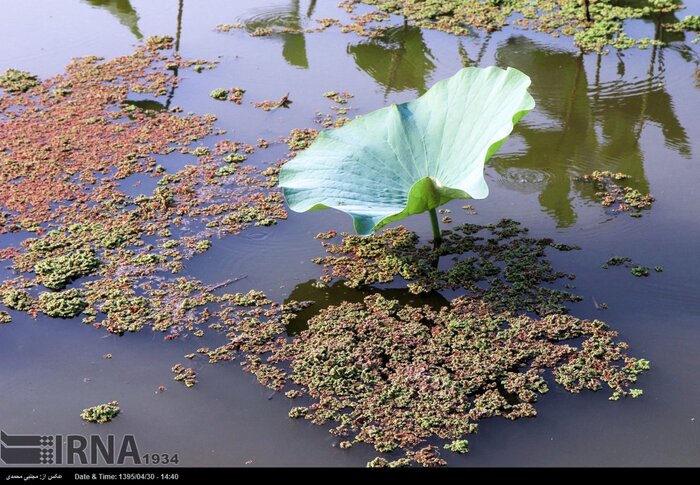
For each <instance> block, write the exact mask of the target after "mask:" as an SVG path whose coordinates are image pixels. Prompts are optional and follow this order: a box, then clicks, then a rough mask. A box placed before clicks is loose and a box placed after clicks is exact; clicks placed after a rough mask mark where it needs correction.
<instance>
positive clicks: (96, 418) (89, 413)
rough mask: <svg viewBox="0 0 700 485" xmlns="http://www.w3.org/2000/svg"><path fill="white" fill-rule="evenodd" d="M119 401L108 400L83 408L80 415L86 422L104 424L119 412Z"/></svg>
mask: <svg viewBox="0 0 700 485" xmlns="http://www.w3.org/2000/svg"><path fill="white" fill-rule="evenodd" d="M120 411H121V409H120V408H119V403H118V402H117V401H110V402H108V403H105V404H98V405H97V406H93V407H90V408H87V409H83V412H82V413H80V417H81V418H83V420H85V421H87V422H88V423H99V424H104V423H108V422H110V421H112V420H113V419H114V418H115V417H117V415H118V414H119V413H120Z"/></svg>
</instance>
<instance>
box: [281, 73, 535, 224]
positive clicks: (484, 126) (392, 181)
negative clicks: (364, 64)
mask: <svg viewBox="0 0 700 485" xmlns="http://www.w3.org/2000/svg"><path fill="white" fill-rule="evenodd" d="M529 85H530V78H529V77H527V76H526V75H525V74H523V73H522V72H520V71H518V70H516V69H512V68H508V69H507V70H503V69H499V68H497V67H488V68H485V69H479V68H474V67H468V68H466V69H462V70H461V71H459V72H458V73H457V74H455V75H454V76H452V77H450V78H448V79H445V80H443V81H440V82H438V83H436V84H435V85H434V86H433V87H432V88H430V90H428V92H426V93H425V94H424V95H423V96H421V97H420V98H418V99H415V100H413V101H410V102H408V103H403V104H398V105H392V106H389V107H387V108H382V109H379V110H377V111H373V112H372V113H369V114H367V115H364V116H360V117H357V118H356V119H355V120H353V121H352V122H350V123H348V124H347V125H345V126H343V127H342V128H338V129H335V130H327V131H323V132H322V133H321V134H319V136H318V138H317V139H316V140H315V141H314V143H313V144H312V145H311V146H310V147H309V148H308V149H306V150H305V151H303V152H301V153H300V154H298V155H297V156H296V157H295V158H294V159H292V160H291V161H289V162H287V163H286V164H285V165H284V166H283V167H282V171H281V173H280V186H281V187H283V188H284V196H285V198H286V199H287V203H288V204H289V207H290V208H291V209H292V210H294V211H297V212H305V211H309V210H316V209H326V208H333V209H338V210H341V211H343V212H346V213H348V214H350V215H351V216H352V217H353V220H354V223H355V230H356V231H357V232H358V233H360V234H369V233H371V232H372V231H375V230H377V229H379V228H380V227H382V226H383V225H385V224H387V223H389V222H392V221H396V220H399V219H403V218H404V217H407V216H409V215H412V214H419V213H422V212H425V211H427V210H430V209H434V208H436V207H438V206H440V205H442V204H444V203H446V202H448V201H449V200H452V199H468V198H474V199H483V198H485V197H486V196H487V195H488V192H489V190H488V186H487V185H486V181H485V180H484V163H485V162H486V161H487V160H488V159H489V158H490V157H491V156H492V155H493V154H494V153H495V152H496V151H497V150H498V149H499V148H500V146H501V145H502V144H503V142H504V141H505V139H506V138H507V137H508V135H509V134H510V132H511V131H512V130H513V126H514V124H515V123H517V122H518V121H519V120H520V118H522V117H523V116H524V115H525V114H526V113H527V112H528V111H530V110H531V109H532V108H534V106H535V101H534V100H533V99H532V96H530V95H529V94H528V92H527V88H528V86H529Z"/></svg>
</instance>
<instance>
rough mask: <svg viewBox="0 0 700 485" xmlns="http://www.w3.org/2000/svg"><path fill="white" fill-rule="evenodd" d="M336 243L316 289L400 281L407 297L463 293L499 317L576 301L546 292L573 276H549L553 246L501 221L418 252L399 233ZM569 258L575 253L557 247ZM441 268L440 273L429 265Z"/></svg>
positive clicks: (465, 229)
mask: <svg viewBox="0 0 700 485" xmlns="http://www.w3.org/2000/svg"><path fill="white" fill-rule="evenodd" d="M341 236H342V237H343V239H342V241H341V242H340V243H337V244H334V243H332V242H326V241H322V242H321V244H322V245H323V246H324V247H325V248H326V251H327V252H328V253H329V256H326V257H322V258H316V259H314V262H316V263H318V264H321V265H323V267H324V276H323V277H322V278H321V281H322V282H324V283H329V282H330V281H332V280H333V279H334V278H339V279H341V280H344V282H345V284H346V285H347V286H349V287H351V288H357V287H366V286H369V285H373V284H376V283H389V282H392V281H394V279H395V278H397V277H400V278H402V279H404V280H406V281H408V288H409V290H410V291H411V292H412V293H424V292H430V291H435V290H442V289H451V290H456V289H463V290H467V292H469V294H471V295H473V296H479V297H481V298H483V299H484V300H485V301H487V302H489V303H491V304H492V305H494V307H495V308H497V309H500V310H510V311H515V310H527V311H532V312H536V313H538V314H540V315H548V314H552V313H563V312H566V311H567V309H566V307H565V303H566V302H575V301H579V300H580V299H581V298H580V297H579V296H577V295H574V294H572V293H570V292H567V291H564V290H561V289H555V288H550V287H548V286H546V284H547V283H554V282H556V281H557V280H560V279H562V278H573V275H568V274H566V273H562V272H557V271H554V269H553V268H552V265H551V263H550V262H549V260H548V259H547V256H546V248H547V247H552V246H554V247H557V246H556V245H555V243H553V241H552V240H551V239H532V238H529V237H527V229H525V228H522V227H521V226H520V224H519V223H518V222H516V221H512V220H508V219H504V220H502V221H500V222H499V223H497V224H492V225H487V226H479V225H475V224H463V225H460V226H457V227H455V228H454V229H451V230H444V231H443V243H442V244H441V245H440V247H439V248H437V249H435V248H433V247H432V246H421V245H419V240H418V236H417V235H416V234H415V233H413V232H411V231H409V230H407V229H405V228H404V227H397V228H393V229H387V230H384V231H383V232H381V233H379V234H375V235H371V236H368V237H360V236H355V235H350V234H347V233H343V234H341ZM558 249H559V250H562V251H570V250H574V249H577V248H576V247H574V246H566V245H563V246H558ZM439 259H441V260H443V261H444V262H445V263H447V265H446V266H445V267H442V266H438V267H435V265H434V264H431V262H434V261H437V260H439Z"/></svg>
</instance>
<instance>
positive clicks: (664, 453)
mask: <svg viewBox="0 0 700 485" xmlns="http://www.w3.org/2000/svg"><path fill="white" fill-rule="evenodd" d="M687 3H693V2H687ZM335 4H336V2H316V1H282V0H277V1H252V0H246V1H237V2H229V1H224V0H197V1H192V0H180V1H177V0H131V1H130V0H112V1H110V0H66V1H62V2H54V1H50V0H31V1H30V0H22V1H19V0H13V1H6V2H3V4H2V7H0V13H1V15H0V32H2V34H0V35H1V36H2V42H0V71H4V70H5V69H6V68H10V67H13V68H18V69H23V70H28V71H31V72H33V73H36V74H38V75H40V76H41V77H48V76H51V75H54V74H57V73H60V72H62V71H63V69H64V67H65V65H66V64H67V63H68V62H69V61H70V59H71V58H73V57H76V56H83V55H99V56H104V57H114V56H117V55H120V54H127V53H130V52H131V51H132V50H133V47H134V45H135V44H136V43H137V42H139V40H140V39H142V38H144V37H147V36H149V35H155V34H161V35H162V34H167V35H172V36H175V37H176V38H177V48H178V50H179V51H180V53H181V54H182V56H183V57H185V58H204V59H216V60H218V61H220V64H219V66H218V67H217V68H216V69H214V70H212V71H205V72H204V73H202V74H196V73H194V72H191V71H188V72H186V73H183V74H182V75H183V77H184V80H183V82H182V83H181V84H180V85H179V87H178V88H177V89H176V90H175V91H174V92H172V93H170V96H169V97H168V100H167V101H166V100H165V99H160V100H158V102H160V103H161V105H165V104H166V103H167V105H168V106H182V107H183V108H184V110H185V111H195V112H198V113H214V114H216V115H217V117H218V119H219V121H218V122H217V126H219V127H221V128H224V129H226V130H227V131H228V132H229V136H230V137H231V138H233V139H236V140H241V141H245V142H250V143H254V142H255V140H256V139H258V138H266V139H269V140H273V141H274V140H278V139H280V137H282V136H284V135H286V134H288V133H289V131H290V130H291V129H292V128H295V127H315V126H316V125H314V123H313V119H314V117H315V113H316V112H317V111H323V112H328V111H329V110H328V107H329V103H328V101H327V100H326V99H325V98H323V97H322V96H321V94H322V93H323V92H325V91H329V90H337V91H349V92H351V93H353V94H354V95H355V97H354V98H353V99H352V100H351V101H350V103H349V106H351V107H352V108H353V109H352V111H351V112H350V114H351V115H356V114H361V113H365V112H368V111H371V110H373V109H376V108H378V107H381V106H384V105H386V104H388V103H394V102H402V101H405V100H408V99H411V98H413V97H415V96H417V95H419V94H421V93H423V92H424V91H425V90H426V89H427V88H429V87H430V86H431V85H432V84H433V83H434V82H435V81H436V80H439V79H442V78H444V77H447V76H449V75H451V74H453V73H454V72H455V71H456V70H457V69H459V68H461V67H462V66H464V65H478V66H487V65H494V64H495V65H500V66H507V65H508V66H514V67H517V68H518V69H520V70H522V71H524V72H526V73H527V74H528V75H530V76H531V77H532V79H533V86H532V94H533V96H534V97H535V99H536V102H537V108H536V110H535V111H534V112H532V113H531V114H530V115H529V116H528V117H527V118H526V119H525V120H523V122H521V124H520V126H518V128H517V129H516V132H515V135H514V136H513V137H512V138H511V139H510V140H509V141H508V142H507V143H506V144H505V145H504V147H503V148H502V150H501V152H500V153H499V154H498V155H497V156H495V157H494V159H493V160H492V162H491V163H490V164H489V167H488V169H487V180H488V183H489V186H490V188H491V195H490V197H489V198H488V199H486V200H483V201H478V202H476V203H474V204H473V205H474V206H475V207H476V209H477V211H478V214H477V215H474V216H470V215H467V214H466V213H465V212H464V211H463V210H462V209H460V207H461V205H463V204H464V202H461V201H455V202H453V203H452V204H450V206H449V207H450V208H451V209H452V210H453V213H452V214H451V216H452V217H453V219H454V220H455V223H459V222H466V221H469V222H476V223H490V222H495V221H497V220H498V219H500V218H502V217H510V218H513V219H516V220H519V221H521V222H522V223H523V224H524V225H525V226H526V227H529V228H530V229H531V232H532V234H533V236H535V237H553V238H555V239H556V240H558V241H561V242H565V243H569V244H578V245H580V246H582V248H583V249H582V251H577V252H569V253H561V254H557V255H554V256H553V259H554V262H555V264H556V266H557V268H558V269H561V270H562V271H566V272H573V273H576V274H577V276H578V277H577V279H576V281H575V284H576V290H575V291H576V292H577V293H578V294H580V295H582V296H583V297H584V300H583V301H582V302H581V303H578V304H574V305H572V313H573V314H574V315H577V316H581V317H586V318H601V319H604V320H605V321H606V322H608V323H609V324H610V325H611V326H612V327H613V328H615V329H616V330H618V331H619V332H620V333H621V337H622V338H623V339H624V340H626V341H627V342H629V343H630V345H631V353H632V354H634V355H638V356H642V357H645V358H648V359H649V360H650V361H651V362H652V366H653V370H652V371H651V372H650V373H647V374H645V375H643V376H642V378H641V382H640V386H641V387H643V388H644V390H645V394H644V397H643V398H642V399H637V400H631V399H628V400H621V401H618V402H609V401H608V400H607V398H606V396H605V395H604V394H603V393H583V394H580V395H572V394H569V393H567V392H564V391H563V390H561V389H559V388H557V387H553V388H552V390H551V391H550V393H548V394H546V395H545V396H543V397H542V398H541V400H540V402H539V403H538V404H537V409H538V412H539V415H538V417H537V418H535V419H526V420H519V421H515V422H510V421H506V420H504V419H492V420H486V421H484V422H482V424H481V426H480V431H479V433H478V435H476V436H473V437H471V438H470V441H471V443H472V446H471V451H470V453H469V454H468V455H466V456H464V457H450V458H449V461H450V464H452V465H466V466H477V465H502V466H503V465H646V466H649V465H698V464H700V428H699V427H700V372H698V369H699V368H700V354H699V353H698V351H697V347H698V345H700V298H699V297H698V295H699V294H700V272H699V271H697V268H698V265H699V263H700V253H699V252H698V244H697V241H698V240H700V225H699V224H698V220H699V217H700V203H699V202H698V191H697V187H698V186H700V157H699V155H698V154H699V153H700V144H699V143H698V141H697V140H700V128H698V124H697V108H698V106H700V104H699V102H700V89H698V86H697V85H696V80H695V77H694V76H695V70H696V68H697V67H698V63H699V62H700V58H699V56H698V53H697V47H696V46H692V45H691V44H683V43H682V40H683V39H682V35H679V34H668V33H665V32H663V29H661V28H660V27H659V26H660V24H661V22H662V20H663V22H667V21H669V20H668V19H656V20H655V21H636V22H635V23H633V24H632V25H631V28H632V29H634V31H635V33H639V34H640V35H650V36H652V37H653V36H658V37H660V38H663V39H665V40H667V41H673V42H672V44H671V45H670V46H669V47H665V48H650V49H647V50H630V51H625V52H623V53H619V54H617V53H615V52H613V53H611V54H610V55H607V56H600V55H597V54H588V55H585V56H581V55H580V54H579V53H578V52H577V51H576V50H575V49H573V48H572V47H571V42H570V40H569V39H553V38H551V37H549V36H546V35H542V34H535V33H528V32H523V31H520V30H515V29H506V30H504V31H502V32H496V33H493V34H489V35H477V34H475V35H473V36H469V37H461V38H459V37H454V36H450V35H447V34H444V33H441V32H435V31H427V30H421V29H418V28H415V27H413V26H410V25H404V24H403V22H402V20H401V19H398V18H396V19H393V20H392V22H393V27H391V28H390V29H389V30H388V32H387V34H386V36H384V37H382V38H378V39H367V38H362V37H358V36H356V35H354V34H343V33H340V32H339V30H338V29H337V28H331V29H329V30H327V31H325V32H323V33H309V34H300V33H285V34H277V35H273V36H271V37H251V36H249V35H248V32H247V31H245V30H244V31H232V32H230V33H226V34H222V33H216V32H215V31H214V27H215V26H216V25H217V24H220V23H235V22H245V23H246V26H247V29H248V30H251V29H253V30H254V29H255V28H259V27H266V26H276V27H292V28H296V27H299V26H302V27H314V26H315V19H318V18H324V17H335V18H341V19H344V20H347V15H346V14H345V13H344V11H342V10H341V9H338V8H336V6H335ZM692 13H694V14H697V13H698V12H697V5H696V6H695V11H693V9H688V10H686V11H684V12H682V13H680V14H677V16H679V17H682V16H683V15H686V14H692ZM231 86H241V87H243V88H245V89H246V90H247V92H246V96H245V102H244V103H243V105H241V106H236V105H233V104H232V103H221V102H217V101H215V100H212V99H211V98H210V97H209V96H208V94H209V92H210V91H211V90H212V89H214V88H217V87H231ZM286 93H290V98H291V99H292V100H293V101H294V103H293V104H292V106H291V108H290V109H288V110H284V109H278V110H275V111H272V112H269V113H266V112H263V111H262V110H259V109H255V108H253V106H252V105H251V104H250V102H251V101H260V100H263V99H272V100H274V99H279V98H280V97H281V96H283V95H284V94H286ZM284 153H285V147H283V146H282V145H273V146H272V147H271V148H270V149H268V150H266V151H265V150H259V151H258V152H257V153H256V154H255V155H254V156H253V157H252V158H251V160H252V161H253V162H254V163H259V164H261V165H263V164H266V163H270V162H274V161H275V160H276V159H277V158H279V157H281V156H283V155H284ZM167 160H168V161H167V163H168V164H170V165H169V166H178V164H179V165H181V164H183V163H186V161H185V160H184V159H178V156H175V157H169V158H168V159H167ZM592 170H613V171H622V172H625V173H627V174H629V175H631V176H632V177H633V180H632V182H633V186H634V187H636V188H638V189H639V190H641V191H643V192H646V191H650V192H651V193H652V194H653V195H654V196H655V197H656V198H657V201H656V202H655V203H654V207H653V209H652V210H651V211H645V212H644V216H643V217H642V218H640V219H633V218H630V217H627V216H626V215H622V216H619V217H614V216H612V215H610V214H606V212H605V211H604V209H603V208H602V207H601V206H600V205H599V204H598V203H597V202H596V200H595V197H594V193H593V191H591V190H590V189H589V188H587V187H585V186H581V185H580V184H577V183H575V182H574V178H575V177H577V176H579V175H581V174H583V173H587V172H590V171H592ZM152 188H153V187H149V186H148V185H147V184H141V185H138V184H136V181H134V185H133V187H132V188H130V190H132V191H134V192H145V191H149V190H151V189H152ZM405 224H406V225H407V226H408V227H409V228H411V229H413V230H416V231H417V232H418V233H419V234H420V235H421V237H423V238H425V239H429V237H430V234H429V232H430V229H429V226H428V224H427V216H425V217H420V216H417V217H413V218H411V219H408V220H407V221H405ZM329 229H335V230H338V231H343V230H345V231H350V230H351V229H352V227H351V221H350V218H349V217H347V216H345V215H343V214H340V213H335V212H330V211H325V212H315V213H312V214H290V217H289V219H288V220H287V221H285V222H283V223H280V224H278V225H276V226H273V227H270V228H259V229H258V228H256V229H251V230H249V231H247V232H244V233H243V234H241V235H240V236H236V237H229V238H226V239H221V240H217V241H215V244H214V246H213V248H212V249H211V250H210V251H208V252H206V253H205V254H202V255H198V256H196V257H195V258H193V259H192V260H190V261H188V262H187V263H186V274H188V275H190V276H193V277H196V278H200V279H202V280H203V281H204V282H205V283H217V282H220V281H224V280H227V279H229V278H232V277H237V276H241V275H246V278H244V279H242V280H240V281H239V282H237V283H236V284H235V287H232V288H231V289H232V290H233V289H235V290H237V291H246V290H248V289H250V288H256V289H260V290H263V291H265V292H266V293H268V295H269V296H270V297H272V298H275V299H278V300H284V299H286V298H289V297H290V295H293V297H294V298H297V299H307V298H312V299H317V300H322V301H324V302H325V304H331V303H333V302H338V301H341V300H342V299H357V298H359V297H361V295H359V294H357V293H356V292H352V291H349V290H347V289H345V288H343V287H338V286H336V287H334V288H332V289H331V290H329V291H326V292H325V293H323V294H319V290H317V289H315V288H313V287H312V286H311V285H310V284H309V281H310V280H312V279H314V278H317V277H318V276H320V274H321V272H320V268H319V267H317V266H316V265H314V264H313V263H311V262H310V259H311V258H313V257H317V256H320V255H322V249H321V247H320V245H319V244H318V243H317V241H314V240H313V235H315V234H316V233H317V232H320V231H326V230H329ZM613 255H626V256H631V257H632V258H634V259H635V261H638V262H639V263H641V264H645V265H647V266H652V267H653V266H656V265H661V266H663V268H664V272H663V273H659V274H656V273H652V275H651V276H650V277H649V278H634V277H633V276H632V275H631V274H629V272H628V270H624V269H614V270H613V269H611V270H607V271H605V270H602V269H600V265H601V264H602V263H603V262H604V261H605V260H607V259H608V258H609V257H611V256H613ZM393 291H395V294H397V295H398V294H399V293H400V291H399V290H393ZM401 297H402V298H405V295H401ZM425 298H427V299H416V300H415V302H420V303H423V302H426V301H427V302H432V303H434V304H439V303H440V302H441V298H442V297H441V296H439V295H432V296H429V297H425ZM593 298H595V299H596V300H597V301H604V302H606V303H608V305H609V306H610V308H609V310H607V311H604V312H602V311H599V310H596V309H595V307H594V305H593ZM405 301H408V300H405ZM12 315H13V322H12V323H11V324H9V325H4V326H2V328H0V365H1V367H0V368H1V369H2V370H1V371H0V389H2V397H0V428H2V429H3V430H5V431H6V432H9V433H40V434H57V433H62V434H69V433H95V432H99V433H101V434H108V433H116V434H117V435H121V434H127V433H133V434H135V435H136V437H137V440H138V443H139V446H140V448H141V449H142V450H144V451H157V452H166V451H167V452H171V453H172V452H178V453H179V455H180V460H181V464H182V465H190V466H196V465H244V464H252V465H261V466H262V465H324V466H342V465H353V466H363V465H364V464H365V463H366V462H367V461H368V460H369V459H371V458H373V457H374V456H375V455H376V453H374V452H373V451H372V450H371V449H370V448H369V447H366V446H357V447H353V448H352V449H351V450H340V449H339V448H337V447H334V446H332V445H333V444H334V442H335V441H336V439H335V438H334V437H333V436H331V435H330V434H328V433H327V431H326V429H325V428H323V427H318V426H314V425H311V424H309V423H306V422H300V421H294V420H290V419H289V418H287V412H288V410H289V408H290V407H291V403H290V402H288V401H287V400H286V399H285V398H284V397H283V396H281V395H278V394H271V393H270V391H269V390H268V389H266V388H263V387H261V386H260V385H258V384H257V382H256V381H255V378H254V377H253V376H251V375H249V374H247V373H244V372H242V371H241V370H240V369H239V364H238V363H237V362H236V361H233V362H229V363H220V364H217V365H208V364H206V363H202V362H201V361H194V362H193V366H194V368H195V369H196V370H197V372H198V373H199V378H200V379H199V380H200V384H198V385H197V386H196V387H195V388H193V389H186V388H184V386H181V385H180V384H179V383H176V382H173V381H172V374H171V372H170V367H171V366H172V365H173V364H174V363H176V362H181V361H183V358H182V356H183V354H186V353H189V352H191V351H192V349H193V348H196V347H197V346H200V345H204V344H215V343H217V342H218V341H217V337H216V336H214V335H207V336H206V337H205V341H204V342H202V341H200V340H198V341H197V342H196V343H195V342H192V341H191V340H189V341H171V342H164V341H163V339H162V334H160V333H151V332H149V331H142V332H139V333H136V334H129V335H126V336H124V337H117V336H114V335H107V334H106V333H105V332H104V331H100V330H96V329H94V328H92V327H90V326H84V325H81V324H80V323H79V321H75V320H69V321H65V320H55V319H50V318H45V317H42V316H40V317H38V318H37V319H36V320H33V319H29V318H27V317H26V316H23V315H21V314H19V313H17V312H12ZM106 353H111V354H113V356H114V357H113V358H112V359H111V360H105V359H103V358H102V355H103V354H106ZM160 385H165V386H167V388H168V390H167V391H166V392H164V393H159V394H157V393H155V390H156V389H157V388H158V386H160ZM112 399H117V400H118V401H119V402H120V403H121V405H122V408H123V413H122V414H121V415H120V416H119V417H118V418H117V419H116V420H115V421H113V422H112V423H110V424H107V425H104V426H101V427H100V428H99V429H97V428H96V427H94V426H90V425H87V424H85V423H83V422H82V421H81V420H80V418H79V413H80V410H82V409H83V408H84V407H86V406H88V405H92V404H96V403H99V402H105V401H109V400H112Z"/></svg>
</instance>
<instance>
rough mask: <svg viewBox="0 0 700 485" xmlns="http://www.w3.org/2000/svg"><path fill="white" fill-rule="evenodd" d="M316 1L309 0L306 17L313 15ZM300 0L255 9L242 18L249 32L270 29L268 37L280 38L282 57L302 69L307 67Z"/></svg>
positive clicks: (307, 60)
mask: <svg viewBox="0 0 700 485" xmlns="http://www.w3.org/2000/svg"><path fill="white" fill-rule="evenodd" d="M315 8H316V2H315V1H311V2H310V3H309V6H308V8H307V11H306V17H307V18H309V17H311V16H312V15H313V13H314V10H315ZM300 12H301V2H300V0H292V1H291V2H290V3H289V5H276V6H274V5H273V6H269V7H265V8H260V9H256V10H254V11H252V12H251V14H250V15H248V16H247V17H246V18H245V19H243V20H242V23H243V25H244V26H245V29H246V30H247V31H248V32H249V33H253V34H254V33H255V32H256V31H261V30H264V29H272V33H271V34H270V35H269V37H271V38H273V39H281V40H282V57H284V60H285V61H287V63H288V64H289V65H290V66H294V67H299V68H302V69H308V68H309V59H308V57H307V55H306V38H305V36H304V33H303V32H302V30H303V24H304V20H303V19H302V17H301V13H300Z"/></svg>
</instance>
